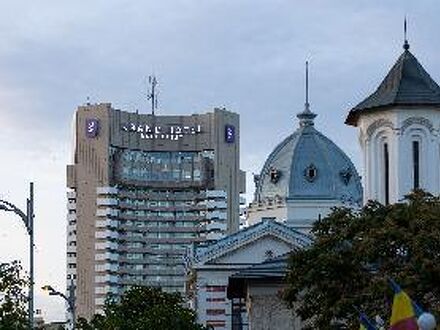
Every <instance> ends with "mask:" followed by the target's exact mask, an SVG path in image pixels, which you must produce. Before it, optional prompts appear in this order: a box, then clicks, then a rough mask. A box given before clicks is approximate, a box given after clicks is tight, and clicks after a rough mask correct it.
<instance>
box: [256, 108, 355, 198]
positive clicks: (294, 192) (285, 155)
mask: <svg viewBox="0 0 440 330" xmlns="http://www.w3.org/2000/svg"><path fill="white" fill-rule="evenodd" d="M297 117H298V118H299V121H300V127H299V128H298V129H297V130H296V131H295V132H294V133H293V134H291V135H290V136H288V137H287V138H286V139H285V140H284V141H282V142H281V143H280V144H279V145H278V146H277V147H276V148H275V149H274V150H273V151H272V153H271V154H270V155H269V157H268V158H267V160H266V162H265V164H264V166H263V169H262V171H261V173H260V175H259V176H257V177H256V178H255V179H256V195H255V198H256V201H257V202H264V201H271V200H272V201H289V200H290V201H292V200H332V201H334V200H338V201H341V202H342V203H347V204H359V205H360V204H361V202H362V186H361V182H360V177H359V175H358V172H357V171H356V168H355V167H354V165H353V163H352V162H351V161H350V159H349V158H348V157H347V155H346V154H345V153H344V152H343V151H342V150H341V149H340V148H339V147H338V146H337V145H336V144H335V143H333V142H332V141H331V140H330V139H328V138H327V137H326V136H325V135H323V134H322V133H320V132H319V131H318V130H316V129H315V127H314V123H313V119H314V118H315V117H316V114H314V113H312V112H311V111H310V110H309V105H308V102H306V109H305V110H304V111H303V112H302V113H300V114H298V116H297Z"/></svg>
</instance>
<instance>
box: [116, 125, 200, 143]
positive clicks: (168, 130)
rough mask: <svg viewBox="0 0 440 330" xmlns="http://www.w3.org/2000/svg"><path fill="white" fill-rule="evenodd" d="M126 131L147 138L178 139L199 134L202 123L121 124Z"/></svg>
mask: <svg viewBox="0 0 440 330" xmlns="http://www.w3.org/2000/svg"><path fill="white" fill-rule="evenodd" d="M121 130H122V131H124V132H132V133H137V134H139V136H140V138H141V139H146V140H153V139H159V140H171V141H178V140H180V139H182V138H183V137H184V136H187V135H197V134H200V133H202V127H201V125H195V126H181V125H166V126H161V125H148V124H137V123H125V124H122V125H121Z"/></svg>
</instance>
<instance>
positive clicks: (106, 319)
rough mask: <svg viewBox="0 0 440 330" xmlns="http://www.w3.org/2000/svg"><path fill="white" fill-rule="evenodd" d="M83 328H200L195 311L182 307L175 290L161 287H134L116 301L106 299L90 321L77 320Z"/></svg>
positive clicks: (189, 329) (106, 329)
mask: <svg viewBox="0 0 440 330" xmlns="http://www.w3.org/2000/svg"><path fill="white" fill-rule="evenodd" d="M78 329H83V330H101V329H102V330H104V329H105V330H122V329H124V330H134V329H136V330H142V329H158V330H168V329H169V330H203V329H205V328H204V327H203V326H201V325H199V324H197V323H196V315H195V313H194V312H193V311H192V310H191V309H188V308H185V307H183V299H182V297H181V296H180V294H178V293H166V292H163V291H162V290H161V289H160V288H153V287H146V286H135V287H132V288H130V289H129V290H128V291H126V292H125V293H124V294H123V295H122V297H121V298H120V300H119V301H113V300H107V302H106V304H105V308H104V314H103V315H100V314H96V315H95V316H94V317H93V318H92V320H91V321H90V322H87V321H86V320H85V319H79V320H78Z"/></svg>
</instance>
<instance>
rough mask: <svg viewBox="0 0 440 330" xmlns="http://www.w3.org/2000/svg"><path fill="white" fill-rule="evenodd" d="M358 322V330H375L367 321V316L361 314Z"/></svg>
mask: <svg viewBox="0 0 440 330" xmlns="http://www.w3.org/2000/svg"><path fill="white" fill-rule="evenodd" d="M359 322H360V323H361V326H360V327H359V330H377V328H376V326H375V325H374V324H373V323H372V322H371V321H370V320H369V319H368V317H367V315H365V314H364V313H361V316H360V318H359Z"/></svg>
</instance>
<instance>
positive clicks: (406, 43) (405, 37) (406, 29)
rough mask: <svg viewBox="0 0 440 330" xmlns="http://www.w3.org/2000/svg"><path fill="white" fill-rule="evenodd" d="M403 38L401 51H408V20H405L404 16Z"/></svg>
mask: <svg viewBox="0 0 440 330" xmlns="http://www.w3.org/2000/svg"><path fill="white" fill-rule="evenodd" d="M403 37H404V43H403V49H405V50H408V49H409V43H408V20H407V18H406V16H405V20H404V21H403Z"/></svg>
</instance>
